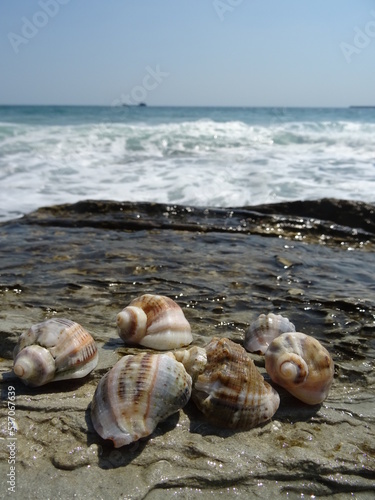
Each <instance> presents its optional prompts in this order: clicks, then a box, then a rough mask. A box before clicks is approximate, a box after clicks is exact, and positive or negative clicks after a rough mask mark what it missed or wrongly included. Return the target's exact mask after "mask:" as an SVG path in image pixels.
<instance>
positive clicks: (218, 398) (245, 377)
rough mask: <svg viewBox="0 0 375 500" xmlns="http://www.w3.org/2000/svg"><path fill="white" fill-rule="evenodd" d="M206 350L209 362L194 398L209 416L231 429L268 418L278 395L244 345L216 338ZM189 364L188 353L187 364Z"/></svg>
mask: <svg viewBox="0 0 375 500" xmlns="http://www.w3.org/2000/svg"><path fill="white" fill-rule="evenodd" d="M205 350H206V355H207V363H206V365H205V367H204V368H202V369H203V372H202V373H200V374H199V375H198V376H197V377H196V379H195V382H194V383H193V390H192V399H193V401H194V402H195V404H196V405H197V406H198V408H199V409H200V410H201V411H202V413H203V414H204V415H205V416H206V417H207V419H208V420H209V421H210V422H212V423H213V424H215V425H218V426H220V427H226V428H230V429H250V428H252V427H255V426H257V425H259V424H262V423H263V422H266V421H267V420H269V419H270V418H271V417H272V416H273V415H274V413H275V412H276V410H277V408H278V407H279V403H280V398H279V395H278V393H277V392H276V391H275V390H274V389H273V388H272V387H271V386H270V385H269V384H268V383H267V382H265V380H264V378H263V377H262V375H261V373H260V372H259V371H258V370H257V368H256V366H255V365H254V363H253V361H252V359H251V358H250V356H249V355H248V354H247V352H246V351H245V350H244V348H243V347H242V346H240V345H238V344H235V343H234V342H232V341H231V340H229V339H226V338H222V339H218V338H213V339H212V340H211V342H210V343H209V344H208V345H207V346H206V348H205ZM188 351H190V349H188ZM198 358H199V360H200V362H201V360H202V358H201V357H200V356H199V357H198ZM189 363H190V361H189V360H188V356H186V366H187V367H188V365H189Z"/></svg>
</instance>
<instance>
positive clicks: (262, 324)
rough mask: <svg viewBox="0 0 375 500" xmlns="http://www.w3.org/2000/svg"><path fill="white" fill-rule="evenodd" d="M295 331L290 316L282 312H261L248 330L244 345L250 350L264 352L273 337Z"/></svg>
mask: <svg viewBox="0 0 375 500" xmlns="http://www.w3.org/2000/svg"><path fill="white" fill-rule="evenodd" d="M295 331H296V328H295V326H294V325H293V323H291V322H290V321H289V320H288V318H285V317H284V316H281V315H280V314H273V313H269V314H267V315H265V314H261V315H260V316H259V317H258V318H257V319H256V320H255V321H253V322H252V323H251V324H250V326H249V328H248V329H247V330H246V333H245V340H244V347H245V349H246V350H247V351H249V352H260V354H264V353H265V352H266V351H267V349H268V346H269V344H270V343H271V342H272V341H273V339H275V338H276V337H278V336H279V335H281V334H282V333H285V332H295Z"/></svg>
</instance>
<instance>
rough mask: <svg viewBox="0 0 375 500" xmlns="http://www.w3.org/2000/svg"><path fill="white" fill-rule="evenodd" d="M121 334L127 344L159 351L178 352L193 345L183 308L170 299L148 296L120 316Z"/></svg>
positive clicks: (118, 324) (119, 332) (128, 307)
mask: <svg viewBox="0 0 375 500" xmlns="http://www.w3.org/2000/svg"><path fill="white" fill-rule="evenodd" d="M117 328H118V334H119V336H120V337H121V338H122V340H124V342H126V343H127V344H135V345H142V346H144V347H150V348H152V349H157V350H161V351H163V350H169V349H177V348H179V347H183V346H187V345H189V344H190V343H191V342H192V341H193V336H192V334H191V328H190V324H189V322H188V321H187V319H186V318H185V316H184V313H183V311H182V309H181V307H180V306H179V305H178V304H176V302H175V301H174V300H172V299H170V298H169V297H164V296H163V295H151V294H146V295H142V296H141V297H138V298H136V299H134V300H133V301H132V302H131V303H130V304H129V305H128V306H127V307H125V309H123V310H122V311H121V312H120V313H119V314H118V315H117Z"/></svg>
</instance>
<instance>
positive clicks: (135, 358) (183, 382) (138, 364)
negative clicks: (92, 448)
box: [91, 352, 191, 448]
mask: <svg viewBox="0 0 375 500" xmlns="http://www.w3.org/2000/svg"><path fill="white" fill-rule="evenodd" d="M190 395H191V377H190V375H188V373H187V372H186V370H185V368H184V366H183V365H182V364H181V363H179V362H178V361H177V360H176V359H175V358H174V356H173V355H172V354H171V353H163V354H152V353H147V352H143V353H140V354H136V355H130V356H124V357H123V358H121V359H120V361H118V362H117V363H116V364H115V366H114V367H113V368H112V369H111V370H110V371H109V372H108V373H107V374H106V375H104V377H103V378H102V379H101V380H100V382H99V385H98V387H97V388H96V391H95V394H94V399H93V401H92V404H91V419H92V422H93V425H94V427H95V430H96V431H97V433H98V434H99V435H100V436H101V437H102V438H104V439H111V440H112V441H113V443H114V445H115V448H119V447H120V446H124V445H126V444H129V443H132V442H133V441H137V440H138V439H141V438H142V437H146V436H149V435H150V434H152V433H153V431H154V430H155V428H156V426H157V424H158V423H159V422H161V421H162V420H164V419H166V418H167V417H169V416H170V415H172V414H173V413H175V412H176V411H178V410H179V409H180V408H182V407H183V406H185V404H186V403H187V402H188V400H189V398H190Z"/></svg>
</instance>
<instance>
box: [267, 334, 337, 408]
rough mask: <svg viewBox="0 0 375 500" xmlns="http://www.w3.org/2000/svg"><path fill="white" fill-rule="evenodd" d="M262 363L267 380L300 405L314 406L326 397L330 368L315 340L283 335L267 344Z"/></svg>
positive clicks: (331, 373) (328, 356) (305, 336)
mask: <svg viewBox="0 0 375 500" xmlns="http://www.w3.org/2000/svg"><path fill="white" fill-rule="evenodd" d="M265 363H266V370H267V372H268V374H269V375H270V377H271V379H272V380H273V381H274V382H275V383H276V384H279V385H281V387H284V389H286V390H287V391H288V392H290V393H291V394H293V396H295V397H296V398H298V399H300V400H301V401H303V402H304V403H307V404H310V405H315V404H318V403H321V402H322V401H324V400H325V399H326V397H327V396H328V392H329V390H330V388H331V385H332V381H333V373H334V364H333V361H332V358H331V355H330V354H329V352H328V351H327V349H325V347H323V346H322V344H321V343H320V342H319V341H318V340H316V339H315V338H313V337H310V336H309V335H305V334H304V333H300V332H290V333H283V334H282V335H280V336H279V337H277V338H276V339H275V340H273V341H272V342H271V343H270V345H269V347H268V349H267V352H266V356H265Z"/></svg>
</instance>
